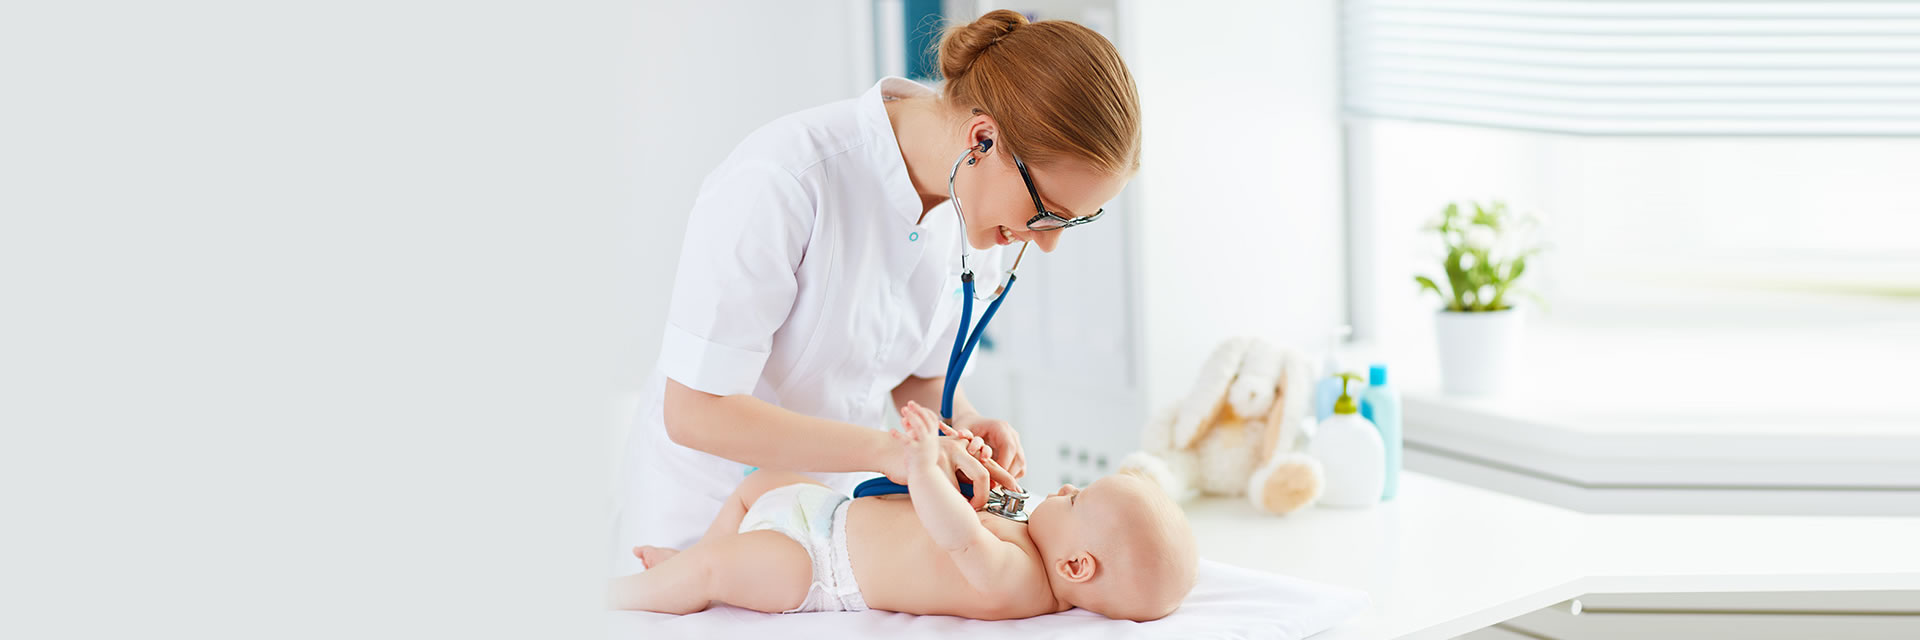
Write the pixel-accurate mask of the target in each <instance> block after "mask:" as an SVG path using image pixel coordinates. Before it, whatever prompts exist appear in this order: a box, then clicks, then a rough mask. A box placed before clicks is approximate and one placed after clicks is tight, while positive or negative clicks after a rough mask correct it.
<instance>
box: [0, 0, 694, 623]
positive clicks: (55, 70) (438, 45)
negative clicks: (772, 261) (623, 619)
mask: <svg viewBox="0 0 1920 640" xmlns="http://www.w3.org/2000/svg"><path fill="white" fill-rule="evenodd" d="M646 11H651V9H647V10H646ZM643 12H644V11H643V10H642V9H640V8H637V7H633V6H631V5H629V4H628V3H624V2H614V1H604V2H602V1H596V0H588V1H581V0H564V1H555V2H542V3H538V4H537V5H536V4H520V5H512V6H509V5H503V4H501V3H470V2H455V1H441V2H425V1H418V0H380V1H378V2H372V1H361V0H340V1H331V2H323V3H297V4H296V3H254V2H208V1H198V0H186V1H181V2H167V3H148V2H124V3H112V2H107V3H102V2H88V3H39V4H33V3H29V4H19V3H11V4H9V5H8V8H7V9H6V11H5V17H4V18H0V141H4V142H0V354H4V355H0V482H4V484H5V486H6V487H8V489H7V490H6V498H5V502H6V507H5V511H6V516H5V519H6V530H7V534H6V536H7V544H6V545H5V546H4V548H0V566H5V567H7V574H8V575H7V585H8V586H7V589H6V591H7V596H6V597H7V600H8V604H7V607H6V609H7V613H6V614H5V615H4V616H0V618H4V621H0V627H4V628H5V631H0V636H6V637H116V636H138V635H153V634H154V633H156V630H158V632H159V633H161V634H163V635H173V634H178V633H182V632H184V631H183V630H187V629H191V632H190V633H192V635H195V636H198V637H209V638H220V637H259V636H262V635H266V636H301V637H348V636H358V635H381V636H400V637H582V636H590V635H592V634H594V633H595V631H594V630H595V629H598V628H602V626H603V623H602V616H601V615H599V614H598V613H597V612H596V609H597V607H598V606H599V604H600V602H601V597H602V593H601V585H602V584H603V583H601V582H599V578H600V576H601V575H603V574H602V571H603V570H604V567H605V559H604V556H603V553H604V551H603V550H604V549H605V543H604V540H605V535H606V531H607V529H606V526H605V524H604V516H605V514H604V512H603V511H602V508H603V506H604V505H603V503H602V502H601V501H600V500H597V499H596V498H597V492H598V491H600V490H601V489H602V488H603V487H604V484H603V480H602V476H603V475H604V470H603V469H601V468H600V467H599V466H598V465H596V464H593V463H594V462H596V461H597V460H598V456H599V455H600V452H601V451H602V449H603V448H604V440H603V435H604V432H605V429H604V428H603V425H604V424H605V423H606V422H608V421H609V420H610V419H611V417H610V416H609V415H608V414H609V411H608V406H607V405H608V396H609V395H610V392H611V391H612V387H613V385H612V384H610V381H611V378H612V373H613V372H612V369H614V367H613V366H612V365H611V364H610V363H611V362H612V359H611V357H610V355H611V353H612V352H613V350H614V347H615V345H617V344H618V343H619V341H620V340H621V337H620V335H619V328H618V327H616V323H615V320H616V319H617V318H616V316H615V314H614V313H613V311H614V304H613V303H614V301H615V300H616V299H617V297H616V296H617V295H618V293H619V291H618V285H617V282H618V271H617V269H616V267H617V266H618V262H617V258H616V246H617V239H618V238H619V234H620V232H621V230H622V229H623V228H625V225H626V219H627V218H628V217H629V216H632V215H633V212H634V211H635V210H636V208H637V206H638V203H637V202H635V199H634V198H633V194H634V185H635V184H637V183H638V178H637V177H636V173H637V172H636V171H635V170H634V165H633V164H631V162H630V160H631V156H630V154H628V153H626V152H625V149H627V148H628V146H629V144H630V143H631V140H630V139H627V138H624V137H623V134H622V131H625V130H628V128H627V127H626V126H625V125H626V124H627V123H629V122H630V121H631V120H632V119H633V117H634V115H635V114H636V113H637V109H636V108H635V105H636V102H637V101H636V100H635V96H636V95H637V94H638V90H637V88H636V85H637V82H638V80H639V73H640V69H641V68H643V67H645V66H647V65H650V64H656V63H657V62H656V61H649V60H640V59H637V58H636V57H635V56H634V52H633V49H632V48H631V44H632V43H633V42H634V40H635V35H634V34H635V33H636V32H638V31H640V30H642V29H661V30H670V29H677V28H683V27H684V26H685V25H678V24H650V23H646V22H642V21H641V20H642V19H643V18H642V16H641V15H640V14H641V13H643ZM678 151H680V150H677V149H666V150H664V151H663V152H664V153H677V152H678Z"/></svg>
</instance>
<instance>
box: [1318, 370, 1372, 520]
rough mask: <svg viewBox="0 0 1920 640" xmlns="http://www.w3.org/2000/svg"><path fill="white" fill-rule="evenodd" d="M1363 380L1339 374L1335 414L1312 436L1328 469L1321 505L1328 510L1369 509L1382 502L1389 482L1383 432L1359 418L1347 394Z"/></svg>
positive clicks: (1354, 405) (1364, 419)
mask: <svg viewBox="0 0 1920 640" xmlns="http://www.w3.org/2000/svg"><path fill="white" fill-rule="evenodd" d="M1361 379H1362V378H1361V377H1360V376H1358V375H1354V374H1351V373H1342V374H1340V398H1339V399H1338V400H1335V401H1334V403H1333V415H1332V417H1329V418H1327V420H1326V421H1325V422H1322V423H1320V428H1319V430H1318V431H1316V432H1315V433H1314V435H1313V446H1312V448H1311V450H1312V452H1313V456H1314V457H1315V458H1319V459H1320V466H1321V468H1323V469H1325V470H1326V488H1325V490H1324V491H1323V492H1322V493H1321V494H1320V504H1323V505H1327V506H1329V507H1369V506H1373V504H1374V503H1377V502H1379V501H1380V495H1381V492H1382V491H1383V490H1384V486H1383V485H1384V483H1385V480H1386V449H1385V447H1384V445H1383V444H1382V443H1381V442H1380V431H1379V430H1378V429H1376V428H1374V426H1373V423H1371V422H1367V419H1366V418H1362V417H1360V407H1359V405H1358V404H1357V403H1355V402H1354V401H1353V395H1352V394H1351V393H1349V392H1348V385H1349V384H1350V383H1354V382H1358V381H1360V380H1361Z"/></svg>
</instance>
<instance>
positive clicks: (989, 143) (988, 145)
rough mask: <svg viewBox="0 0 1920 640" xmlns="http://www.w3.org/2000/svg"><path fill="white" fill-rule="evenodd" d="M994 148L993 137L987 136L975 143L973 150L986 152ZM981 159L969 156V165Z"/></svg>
mask: <svg viewBox="0 0 1920 640" xmlns="http://www.w3.org/2000/svg"><path fill="white" fill-rule="evenodd" d="M992 148H993V138H987V139H985V140H981V141H980V144H976V145H973V150H975V151H979V152H980V153H986V152H987V150H988V149H992ZM979 160H980V159H979V158H973V157H969V158H967V166H973V163H974V162H977V161H979Z"/></svg>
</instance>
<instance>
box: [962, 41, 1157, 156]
mask: <svg viewBox="0 0 1920 640" xmlns="http://www.w3.org/2000/svg"><path fill="white" fill-rule="evenodd" d="M939 56H940V73H941V75H943V76H945V77H946V81H947V83H946V87H945V89H944V90H943V92H942V95H943V97H944V98H945V99H946V101H947V102H948V103H949V104H952V105H954V106H957V107H960V108H963V109H967V110H968V111H969V112H971V113H984V114H987V115H989V116H993V118H994V121H995V122H997V123H998V124H999V135H998V136H996V139H995V140H994V144H995V145H996V146H997V147H999V148H1003V149H1006V150H1007V151H1009V152H1011V153H1012V154H1013V155H1015V156H1017V157H1019V158H1020V160H1021V161H1022V162H1025V163H1027V164H1028V165H1029V166H1033V165H1050V164H1052V163H1054V162H1057V161H1060V160H1062V159H1071V160H1077V161H1081V162H1085V163H1087V164H1089V165H1090V166H1092V167H1093V168H1094V169H1095V170H1098V171H1101V172H1104V173H1107V174H1110V175H1131V174H1132V173H1134V172H1135V171H1138V170H1139V169H1140V96H1139V94H1138V93H1137V92H1136V91H1135V89H1134V86H1133V75H1132V74H1129V73H1127V65H1126V64H1125V63H1123V62H1121V60H1120V52H1119V51H1117V50H1115V49H1114V48H1113V43H1111V42H1108V41H1107V39H1106V38H1104V37H1101V35H1100V34H1098V33H1095V32H1094V31H1093V30H1092V29H1088V28H1086V27H1083V26H1080V25H1078V24H1074V23H1072V22H1067V21H1064V20H1042V21H1039V22H1027V18H1026V16H1022V15H1020V14H1019V13H1016V12H1013V11H1008V10H1006V9H1000V10H997V11H992V12H989V13H987V14H986V15H983V16H980V18H979V19H978V20H974V21H973V22H970V23H967V24H964V25H960V26H956V27H952V28H949V29H947V31H946V33H945V34H944V35H943V36H941V38H940V44H939Z"/></svg>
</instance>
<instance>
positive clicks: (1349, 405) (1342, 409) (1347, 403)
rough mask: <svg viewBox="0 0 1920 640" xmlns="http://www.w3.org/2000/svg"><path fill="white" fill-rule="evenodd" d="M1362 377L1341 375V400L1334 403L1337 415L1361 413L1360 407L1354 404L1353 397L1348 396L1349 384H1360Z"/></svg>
mask: <svg viewBox="0 0 1920 640" xmlns="http://www.w3.org/2000/svg"><path fill="white" fill-rule="evenodd" d="M1359 381H1360V376H1359V375H1357V374H1352V373H1342V374H1340V399H1339V400H1335V401H1334V402H1333V412H1334V413H1335V414H1351V413H1360V407H1359V406H1358V405H1356V404H1354V402H1353V396H1351V395H1348V394H1347V383H1349V382H1359Z"/></svg>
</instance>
